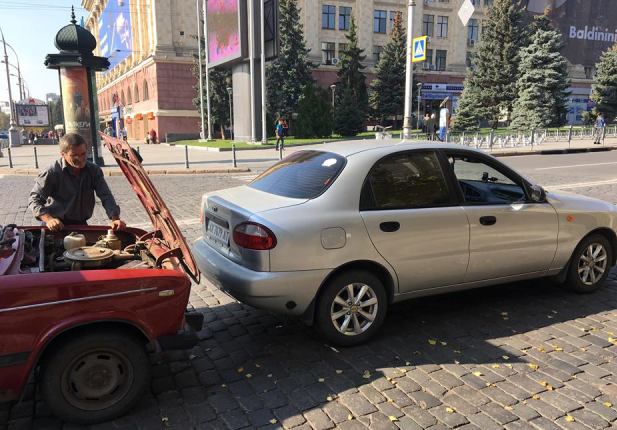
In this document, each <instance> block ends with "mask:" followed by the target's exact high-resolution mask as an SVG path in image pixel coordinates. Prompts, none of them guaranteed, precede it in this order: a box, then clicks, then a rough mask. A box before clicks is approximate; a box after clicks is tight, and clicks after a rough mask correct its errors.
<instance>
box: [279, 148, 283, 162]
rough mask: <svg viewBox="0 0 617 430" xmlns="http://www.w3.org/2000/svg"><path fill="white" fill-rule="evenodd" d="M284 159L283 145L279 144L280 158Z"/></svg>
mask: <svg viewBox="0 0 617 430" xmlns="http://www.w3.org/2000/svg"><path fill="white" fill-rule="evenodd" d="M282 159H283V145H281V146H279V160H282Z"/></svg>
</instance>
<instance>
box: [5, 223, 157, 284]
mask: <svg viewBox="0 0 617 430" xmlns="http://www.w3.org/2000/svg"><path fill="white" fill-rule="evenodd" d="M148 245H149V242H148V241H140V240H138V239H137V238H136V237H135V235H134V234H132V233H130V232H124V231H113V230H104V229H96V230H92V229H87V230H86V229H84V230H71V231H68V230H64V231H60V232H51V231H49V230H48V229H46V228H40V229H37V228H23V229H21V228H18V227H17V226H16V225H14V224H10V225H7V226H5V227H0V275H3V274H7V275H16V274H25V273H40V272H63V271H74V270H89V269H147V268H152V267H156V261H155V257H154V256H153V255H152V254H151V253H150V252H149V251H148Z"/></svg>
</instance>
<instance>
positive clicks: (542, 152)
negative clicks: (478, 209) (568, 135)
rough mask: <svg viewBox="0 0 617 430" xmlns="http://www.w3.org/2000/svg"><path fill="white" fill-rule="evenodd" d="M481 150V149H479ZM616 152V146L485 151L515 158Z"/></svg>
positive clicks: (496, 155) (494, 155) (498, 155)
mask: <svg viewBox="0 0 617 430" xmlns="http://www.w3.org/2000/svg"><path fill="white" fill-rule="evenodd" d="M480 149H482V148H480ZM615 150H617V146H601V147H597V148H594V147H590V148H563V149H538V150H534V151H525V152H514V151H504V152H498V151H493V152H490V151H487V152H486V153H487V154H489V155H492V156H493V157H516V156H523V155H558V154H580V153H584V152H606V151H615Z"/></svg>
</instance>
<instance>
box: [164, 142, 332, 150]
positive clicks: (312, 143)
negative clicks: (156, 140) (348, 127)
mask: <svg viewBox="0 0 617 430" xmlns="http://www.w3.org/2000/svg"><path fill="white" fill-rule="evenodd" d="M333 142H342V140H330V141H328V142H311V143H297V144H295V145H286V146H285V148H295V147H297V146H312V145H323V144H325V143H333ZM163 145H165V146H177V147H179V148H183V147H185V146H188V147H189V148H190V149H197V150H200V151H207V152H231V148H213V147H211V146H200V145H176V144H175V143H164V144H163ZM268 149H269V150H274V149H275V148H274V145H271V144H267V145H261V144H255V147H254V148H252V147H251V148H236V151H263V150H268Z"/></svg>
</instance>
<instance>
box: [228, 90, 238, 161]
mask: <svg viewBox="0 0 617 430" xmlns="http://www.w3.org/2000/svg"><path fill="white" fill-rule="evenodd" d="M232 93H233V88H232V87H227V95H228V96H229V126H230V130H231V131H230V133H229V137H230V138H231V157H232V161H233V166H234V167H238V164H237V162H236V143H235V140H234V109H233V104H232V101H231V95H232Z"/></svg>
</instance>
